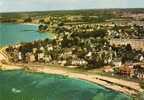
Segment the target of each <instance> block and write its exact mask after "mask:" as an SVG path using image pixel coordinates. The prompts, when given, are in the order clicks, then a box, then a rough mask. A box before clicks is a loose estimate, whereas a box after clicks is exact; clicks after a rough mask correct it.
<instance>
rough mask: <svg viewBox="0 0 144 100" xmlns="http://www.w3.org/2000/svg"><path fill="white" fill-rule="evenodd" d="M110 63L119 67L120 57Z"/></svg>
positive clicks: (120, 63)
mask: <svg viewBox="0 0 144 100" xmlns="http://www.w3.org/2000/svg"><path fill="white" fill-rule="evenodd" d="M112 64H113V65H114V66H115V67H121V65H122V61H121V59H118V58H116V59H114V60H112Z"/></svg>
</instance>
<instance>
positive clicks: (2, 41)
mask: <svg viewBox="0 0 144 100" xmlns="http://www.w3.org/2000/svg"><path fill="white" fill-rule="evenodd" d="M37 29H38V26H37V25H25V24H13V23H0V47H1V46H6V45H10V44H16V43H20V42H31V41H34V40H40V39H45V38H50V37H51V34H46V33H39V32H37Z"/></svg>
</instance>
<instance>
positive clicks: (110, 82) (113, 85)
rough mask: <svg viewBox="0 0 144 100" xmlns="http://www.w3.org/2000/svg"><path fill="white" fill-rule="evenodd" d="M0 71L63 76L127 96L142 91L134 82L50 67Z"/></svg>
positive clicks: (24, 66) (5, 67)
mask: <svg viewBox="0 0 144 100" xmlns="http://www.w3.org/2000/svg"><path fill="white" fill-rule="evenodd" d="M1 69H2V70H18V69H25V70H26V71H30V72H40V73H48V74H58V75H64V76H68V77H70V78H77V79H82V80H86V81H89V82H92V83H95V84H99V85H102V86H104V87H106V88H108V89H111V90H114V91H117V92H121V93H125V94H127V95H136V94H137V93H138V92H141V91H143V90H142V89H141V88H140V86H139V83H136V82H131V81H125V80H121V79H116V78H111V77H106V76H100V75H92V74H87V73H77V72H72V71H69V70H66V69H63V68H57V67H50V66H42V67H38V65H28V64H17V65H1Z"/></svg>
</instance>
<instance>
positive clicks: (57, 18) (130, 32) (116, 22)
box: [0, 9, 144, 88]
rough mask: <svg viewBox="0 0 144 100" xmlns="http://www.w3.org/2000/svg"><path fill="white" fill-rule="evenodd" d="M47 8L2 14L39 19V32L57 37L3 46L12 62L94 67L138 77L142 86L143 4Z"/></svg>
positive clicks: (19, 20)
mask: <svg viewBox="0 0 144 100" xmlns="http://www.w3.org/2000/svg"><path fill="white" fill-rule="evenodd" d="M85 12H86V13H85ZM135 12H137V13H135ZM49 13H50V14H48V15H47V13H46V12H44V13H43V16H38V15H37V14H35V13H33V14H31V16H30V14H29V16H26V17H25V18H11V19H8V18H5V17H2V18H0V21H1V22H13V23H34V24H39V26H38V30H37V31H40V32H41V34H46V32H50V33H52V34H53V35H54V38H53V39H45V40H38V41H33V42H30V43H20V44H16V45H10V46H8V47H7V48H6V49H5V51H4V52H5V54H7V56H8V57H9V61H10V62H13V63H24V64H25V63H27V64H51V65H59V66H62V67H66V68H72V69H82V70H88V71H90V72H91V71H92V72H93V70H96V72H99V71H100V73H101V74H102V73H103V74H104V75H109V76H110V77H119V78H121V79H125V80H131V81H137V82H140V83H141V87H142V88H144V12H143V10H140V11H137V9H136V10H135V9H134V10H133V9H130V11H129V12H127V11H125V10H124V11H123V10H109V11H107V10H101V11H93V10H91V11H71V13H68V12H67V11H64V12H61V13H60V12H59V13H58V12H55V13H56V15H54V14H53V13H52V12H49ZM1 62H2V63H6V62H5V61H1ZM101 69H102V70H101ZM96 72H95V73H96Z"/></svg>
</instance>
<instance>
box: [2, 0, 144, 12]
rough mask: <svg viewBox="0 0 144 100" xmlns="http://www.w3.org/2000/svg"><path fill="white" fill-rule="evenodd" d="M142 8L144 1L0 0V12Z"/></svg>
mask: <svg viewBox="0 0 144 100" xmlns="http://www.w3.org/2000/svg"><path fill="white" fill-rule="evenodd" d="M95 8H96V9H101V8H144V0H0V12H15V11H18V12H19V11H45V10H47V11H48V10H73V9H95Z"/></svg>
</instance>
